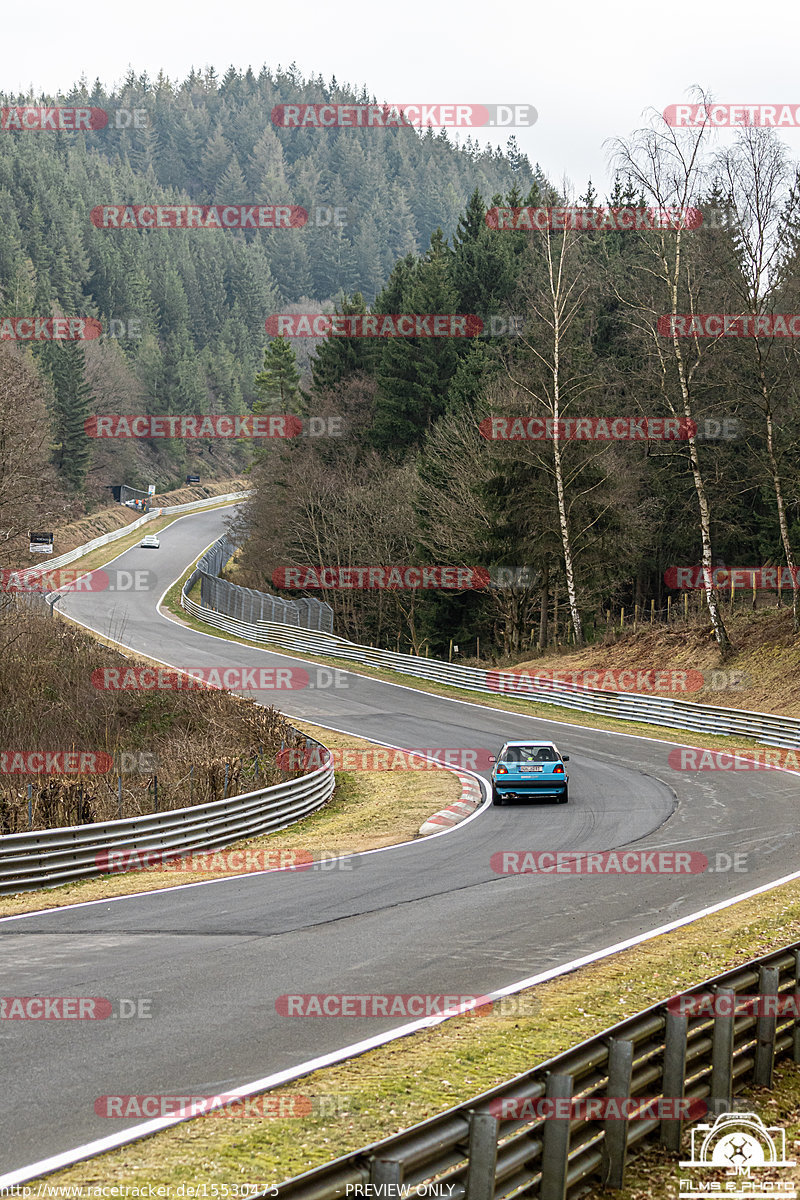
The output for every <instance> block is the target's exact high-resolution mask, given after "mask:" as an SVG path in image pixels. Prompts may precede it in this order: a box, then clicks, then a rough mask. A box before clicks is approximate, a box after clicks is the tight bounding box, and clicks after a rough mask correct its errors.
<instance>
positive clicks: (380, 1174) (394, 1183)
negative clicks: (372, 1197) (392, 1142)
mask: <svg viewBox="0 0 800 1200" xmlns="http://www.w3.org/2000/svg"><path fill="white" fill-rule="evenodd" d="M369 1181H370V1183H371V1184H376V1185H377V1187H378V1189H379V1190H378V1191H377V1192H376V1195H378V1196H385V1197H386V1200H396V1198H397V1197H398V1196H399V1195H400V1185H401V1183H402V1182H403V1164H402V1163H401V1162H397V1160H396V1159H393V1158H373V1159H372V1164H371V1167H370V1173H369Z"/></svg>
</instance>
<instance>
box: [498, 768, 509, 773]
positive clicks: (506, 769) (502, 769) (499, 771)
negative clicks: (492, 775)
mask: <svg viewBox="0 0 800 1200" xmlns="http://www.w3.org/2000/svg"><path fill="white" fill-rule="evenodd" d="M497 774H498V775H507V774H508V767H498V768H497Z"/></svg>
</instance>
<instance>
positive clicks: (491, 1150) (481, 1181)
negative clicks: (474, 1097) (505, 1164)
mask: <svg viewBox="0 0 800 1200" xmlns="http://www.w3.org/2000/svg"><path fill="white" fill-rule="evenodd" d="M498 1124H499V1122H498V1120H497V1117H495V1116H493V1115H492V1114H491V1113H489V1112H476V1111H475V1110H474V1109H473V1110H472V1111H471V1112H470V1114H469V1149H468V1151H467V1159H468V1164H469V1165H468V1168H467V1197H466V1200H494V1174H495V1168H496V1167H497V1127H498Z"/></svg>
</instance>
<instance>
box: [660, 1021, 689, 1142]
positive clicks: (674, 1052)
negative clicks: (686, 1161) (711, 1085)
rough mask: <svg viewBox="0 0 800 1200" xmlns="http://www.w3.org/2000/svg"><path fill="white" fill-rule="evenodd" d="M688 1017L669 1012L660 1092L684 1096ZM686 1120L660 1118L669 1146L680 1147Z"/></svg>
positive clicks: (662, 1130) (667, 1094)
mask: <svg viewBox="0 0 800 1200" xmlns="http://www.w3.org/2000/svg"><path fill="white" fill-rule="evenodd" d="M688 1028H689V1018H688V1017H686V1016H681V1015H680V1014H678V1013H674V1012H670V1011H669V1010H667V1013H666V1028H665V1030H664V1070H663V1072H662V1076H661V1092H662V1095H663V1096H665V1097H671V1098H674V1099H683V1093H684V1090H685V1088H686V1034H687V1031H688ZM682 1133H683V1121H682V1120H681V1119H680V1117H677V1118H675V1119H670V1120H667V1121H662V1122H661V1135H660V1140H661V1144H662V1146H666V1148H667V1149H668V1150H675V1151H678V1150H680V1148H681V1135H682Z"/></svg>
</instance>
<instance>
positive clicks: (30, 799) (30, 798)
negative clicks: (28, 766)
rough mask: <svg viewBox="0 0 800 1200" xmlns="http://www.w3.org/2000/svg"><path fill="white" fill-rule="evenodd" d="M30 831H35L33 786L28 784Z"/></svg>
mask: <svg viewBox="0 0 800 1200" xmlns="http://www.w3.org/2000/svg"><path fill="white" fill-rule="evenodd" d="M28 829H33V785H32V784H30V783H29V784H28Z"/></svg>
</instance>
